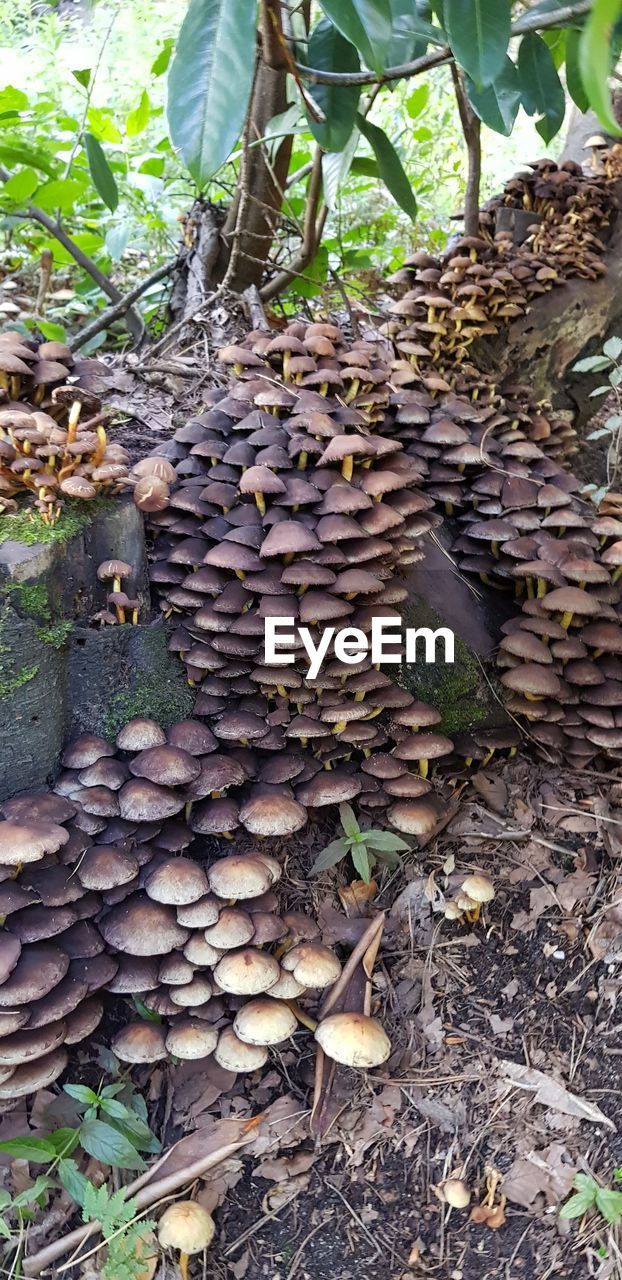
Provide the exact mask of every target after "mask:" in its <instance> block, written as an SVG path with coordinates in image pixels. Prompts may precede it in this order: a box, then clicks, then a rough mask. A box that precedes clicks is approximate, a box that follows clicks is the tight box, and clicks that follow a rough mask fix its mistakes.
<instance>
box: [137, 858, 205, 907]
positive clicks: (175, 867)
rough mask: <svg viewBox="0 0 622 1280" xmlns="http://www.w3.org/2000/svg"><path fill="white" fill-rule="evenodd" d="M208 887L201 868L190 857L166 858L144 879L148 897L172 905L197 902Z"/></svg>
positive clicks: (182, 905) (181, 905)
mask: <svg viewBox="0 0 622 1280" xmlns="http://www.w3.org/2000/svg"><path fill="white" fill-rule="evenodd" d="M208 889H209V885H208V883H207V876H206V874H205V872H204V870H203V868H202V867H201V866H199V864H198V863H196V862H193V861H192V859H191V858H167V859H166V861H164V862H162V863H160V865H159V867H156V869H155V871H152V873H151V875H148V876H147V879H146V881H145V891H146V893H147V895H148V897H149V898H151V899H152V900H153V901H154V902H163V903H166V904H168V905H170V906H174V907H184V906H187V905H188V903H191V902H198V900H199V898H203V897H204V896H205V894H206V893H207V892H208Z"/></svg>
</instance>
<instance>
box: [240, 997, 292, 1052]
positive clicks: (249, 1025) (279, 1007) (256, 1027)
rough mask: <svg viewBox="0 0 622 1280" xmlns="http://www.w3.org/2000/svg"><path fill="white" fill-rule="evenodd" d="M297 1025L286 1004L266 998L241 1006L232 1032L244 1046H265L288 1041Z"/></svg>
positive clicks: (250, 1001)
mask: <svg viewBox="0 0 622 1280" xmlns="http://www.w3.org/2000/svg"><path fill="white" fill-rule="evenodd" d="M297 1025H298V1023H297V1020H296V1015H295V1014H294V1013H293V1012H292V1010H291V1009H290V1007H289V1005H288V1004H285V1002H284V1001H283V1000H272V999H271V998H270V997H269V996H266V997H264V998H263V999H259V1000H249V1001H248V1003H247V1004H244V1005H242V1008H241V1009H239V1010H238V1012H237V1014H236V1016H235V1019H234V1022H233V1030H234V1032H235V1034H236V1036H237V1037H238V1039H239V1040H242V1041H243V1042H244V1044H252V1045H264V1046H266V1045H271V1044H281V1043H282V1042H283V1040H289V1038H290V1036H292V1035H293V1034H294V1032H295V1030H296V1027H297Z"/></svg>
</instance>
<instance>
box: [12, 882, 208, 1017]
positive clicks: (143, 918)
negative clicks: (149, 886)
mask: <svg viewBox="0 0 622 1280" xmlns="http://www.w3.org/2000/svg"><path fill="white" fill-rule="evenodd" d="M99 928H100V932H101V934H102V936H103V937H104V938H105V940H106V942H107V943H108V944H109V946H111V947H115V948H116V949H117V950H118V951H125V952H126V953H127V955H130V956H160V955H165V954H166V953H167V952H169V951H172V950H176V949H177V948H178V947H183V945H184V943H185V942H187V941H188V930H187V929H182V927H181V925H179V924H178V923H177V920H176V918H175V912H174V911H173V910H172V909H171V907H167V906H165V905H164V904H163V903H161V902H153V901H152V900H151V899H150V898H148V897H146V896H143V895H142V894H134V895H133V896H132V897H131V898H129V899H126V900H125V901H124V902H120V903H119V904H118V906H116V907H113V908H112V910H111V911H109V912H108V914H107V915H106V916H104V918H103V920H101V922H100V926H99ZM1 999H2V991H1V989H0V1000H1Z"/></svg>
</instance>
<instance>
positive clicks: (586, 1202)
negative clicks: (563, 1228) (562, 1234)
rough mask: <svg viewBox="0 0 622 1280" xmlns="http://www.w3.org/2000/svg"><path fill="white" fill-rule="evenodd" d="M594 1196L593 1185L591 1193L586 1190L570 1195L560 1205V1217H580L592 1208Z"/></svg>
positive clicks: (594, 1189)
mask: <svg viewBox="0 0 622 1280" xmlns="http://www.w3.org/2000/svg"><path fill="white" fill-rule="evenodd" d="M595 1197H596V1188H595V1187H594V1188H593V1190H592V1192H591V1193H590V1192H589V1191H587V1190H586V1191H581V1192H577V1194H576V1195H574V1196H571V1197H570V1199H569V1200H567V1201H566V1203H565V1204H563V1205H562V1207H561V1209H560V1211H559V1216H560V1218H582V1217H583V1214H584V1213H587V1212H588V1209H591V1208H592V1205H593V1204H594V1200H595Z"/></svg>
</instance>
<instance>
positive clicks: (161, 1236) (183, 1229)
mask: <svg viewBox="0 0 622 1280" xmlns="http://www.w3.org/2000/svg"><path fill="white" fill-rule="evenodd" d="M215 1232H216V1227H215V1226H214V1219H213V1218H212V1217H211V1215H210V1214H209V1213H208V1212H207V1210H206V1209H203V1208H202V1207H201V1205H200V1204H197V1202H196V1200H177V1201H176V1203H175V1204H170V1205H169V1206H168V1208H167V1209H165V1210H164V1213H163V1214H162V1217H161V1218H160V1221H159V1223H158V1240H159V1243H160V1245H161V1246H162V1248H163V1249H175V1250H177V1251H178V1252H179V1270H180V1272H181V1276H182V1280H188V1258H189V1256H192V1255H193V1254H195V1253H203V1252H204V1250H205V1249H207V1248H208V1247H209V1245H210V1244H211V1243H212V1240H213V1239H214V1235H215Z"/></svg>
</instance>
